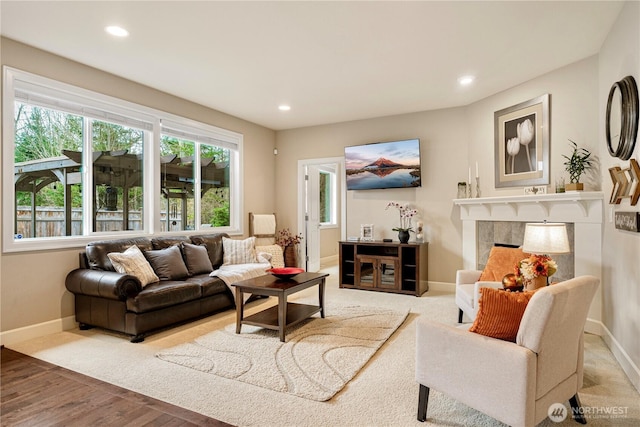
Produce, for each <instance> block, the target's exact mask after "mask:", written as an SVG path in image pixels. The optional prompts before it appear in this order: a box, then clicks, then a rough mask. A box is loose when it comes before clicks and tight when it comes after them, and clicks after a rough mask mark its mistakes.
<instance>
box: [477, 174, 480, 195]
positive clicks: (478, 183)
mask: <svg viewBox="0 0 640 427" xmlns="http://www.w3.org/2000/svg"><path fill="white" fill-rule="evenodd" d="M479 197H480V177H479V176H476V199H477V198H479Z"/></svg>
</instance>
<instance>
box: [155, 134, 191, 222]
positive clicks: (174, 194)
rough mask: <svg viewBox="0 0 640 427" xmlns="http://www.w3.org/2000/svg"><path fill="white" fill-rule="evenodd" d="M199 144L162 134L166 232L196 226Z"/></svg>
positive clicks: (162, 199)
mask: <svg viewBox="0 0 640 427" xmlns="http://www.w3.org/2000/svg"><path fill="white" fill-rule="evenodd" d="M194 159H195V143H194V142H193V141H187V140H183V139H178V138H174V137H171V136H167V135H162V136H161V139H160V191H161V193H162V194H161V202H160V218H161V222H162V231H179V230H194V229H195V204H194V200H193V184H194V181H195V180H194V176H195V172H194V167H193V165H194Z"/></svg>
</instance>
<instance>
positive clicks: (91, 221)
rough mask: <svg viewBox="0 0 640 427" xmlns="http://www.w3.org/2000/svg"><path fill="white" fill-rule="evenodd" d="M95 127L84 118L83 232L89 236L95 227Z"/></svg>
mask: <svg viewBox="0 0 640 427" xmlns="http://www.w3.org/2000/svg"><path fill="white" fill-rule="evenodd" d="M92 140H93V128H92V125H91V120H89V119H87V118H86V117H84V118H83V119H82V218H83V220H82V234H83V235H84V236H88V235H90V234H91V233H93V231H94V229H95V227H94V225H95V216H94V209H93V204H94V191H93V188H94V187H93V144H92Z"/></svg>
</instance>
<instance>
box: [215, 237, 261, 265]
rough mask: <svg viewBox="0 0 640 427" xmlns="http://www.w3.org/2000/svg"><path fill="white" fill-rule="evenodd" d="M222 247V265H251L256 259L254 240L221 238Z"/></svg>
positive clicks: (251, 238)
mask: <svg viewBox="0 0 640 427" xmlns="http://www.w3.org/2000/svg"><path fill="white" fill-rule="evenodd" d="M222 246H223V247H224V258H223V259H224V262H223V265H235V264H253V263H256V262H258V259H257V258H256V238H255V237H248V238H246V239H244V240H234V239H228V238H226V237H223V238H222Z"/></svg>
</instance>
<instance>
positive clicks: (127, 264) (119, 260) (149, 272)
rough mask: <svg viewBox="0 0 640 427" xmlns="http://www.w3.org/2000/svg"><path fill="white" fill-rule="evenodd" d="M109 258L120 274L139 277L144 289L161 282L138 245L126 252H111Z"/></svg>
mask: <svg viewBox="0 0 640 427" xmlns="http://www.w3.org/2000/svg"><path fill="white" fill-rule="evenodd" d="M107 256H108V257H109V260H110V261H111V264H113V268H115V269H116V271H117V272H118V273H122V274H130V275H132V276H135V277H137V278H138V280H140V284H142V287H143V288H144V287H145V286H147V285H148V284H149V283H153V282H158V281H160V279H159V278H158V276H156V273H154V272H153V268H151V265H150V264H149V261H147V259H146V258H145V257H144V254H143V253H142V251H141V250H140V249H139V248H138V247H137V246H136V245H133V246H131V247H130V248H129V249H127V250H126V251H124V252H111V253H110V254H107Z"/></svg>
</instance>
